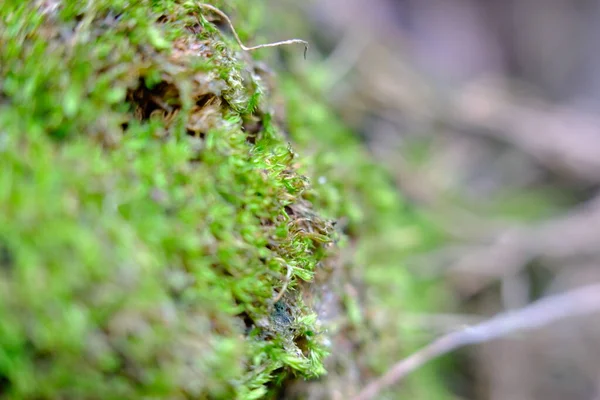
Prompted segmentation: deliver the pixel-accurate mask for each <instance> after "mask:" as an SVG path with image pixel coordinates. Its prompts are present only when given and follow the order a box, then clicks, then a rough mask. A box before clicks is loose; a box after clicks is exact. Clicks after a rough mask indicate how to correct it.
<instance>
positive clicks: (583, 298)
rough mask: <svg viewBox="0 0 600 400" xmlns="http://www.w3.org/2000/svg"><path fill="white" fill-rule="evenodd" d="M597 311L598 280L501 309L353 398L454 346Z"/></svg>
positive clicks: (364, 397)
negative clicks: (577, 287)
mask: <svg viewBox="0 0 600 400" xmlns="http://www.w3.org/2000/svg"><path fill="white" fill-rule="evenodd" d="M597 311H600V284H596V285H589V286H585V287H582V288H579V289H575V290H571V291H569V292H566V293H562V294H558V295H554V296H550V297H546V298H544V299H541V300H539V301H537V302H535V303H533V304H531V305H529V306H527V307H524V308H522V309H520V310H517V311H509V312H505V313H501V314H499V315H497V316H495V317H493V318H491V319H489V320H487V321H485V322H482V323H480V324H477V325H474V326H471V327H468V328H466V329H464V330H461V331H458V332H453V333H450V334H448V335H445V336H442V337H441V338H439V339H437V340H435V341H434V342H432V343H431V344H429V345H428V346H426V347H424V348H423V349H421V350H419V351H418V352H416V353H414V354H413V355H411V356H410V357H408V358H405V359H404V360H401V361H399V362H398V363H396V364H395V365H394V366H393V367H392V368H391V369H390V370H389V371H388V372H386V373H385V374H384V375H383V376H382V377H380V378H378V379H376V380H375V381H373V382H371V383H370V384H369V385H367V386H366V387H365V388H364V389H363V390H362V391H361V392H360V393H359V394H358V395H357V396H356V397H354V400H369V399H372V398H374V397H375V396H376V395H377V394H378V393H379V392H381V391H382V390H384V389H385V388H387V387H389V386H392V385H394V384H395V383H398V382H399V381H400V380H401V379H403V378H404V377H405V376H406V375H408V374H409V373H411V372H413V371H415V370H416V369H418V368H419V367H421V366H422V365H424V364H425V363H427V362H428V361H430V360H432V359H434V358H436V357H439V356H441V355H443V354H446V353H448V352H451V351H453V350H456V349H457V348H460V347H463V346H467V345H472V344H478V343H483V342H488V341H491V340H494V339H497V338H500V337H504V336H507V335H510V334H513V333H517V332H523V331H527V330H532V329H536V328H541V327H544V326H546V325H548V324H550V323H553V322H555V321H558V320H561V319H564V318H567V317H574V316H581V315H586V314H591V313H593V312H597Z"/></svg>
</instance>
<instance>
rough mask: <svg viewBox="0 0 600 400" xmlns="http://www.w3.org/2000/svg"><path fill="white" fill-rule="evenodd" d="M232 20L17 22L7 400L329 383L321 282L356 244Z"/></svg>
mask: <svg viewBox="0 0 600 400" xmlns="http://www.w3.org/2000/svg"><path fill="white" fill-rule="evenodd" d="M245 1H246V0H240V1H239V2H235V1H229V2H215V3H214V4H215V5H216V6H219V7H222V8H224V9H225V11H233V10H238V8H242V7H248V5H247V4H246V3H245ZM217 22H219V21H217V20H216V18H215V16H214V15H212V14H210V13H209V12H207V11H206V10H202V9H200V8H198V6H197V4H196V3H195V2H191V1H174V0H165V1H136V2H130V1H124V0H121V1H120V0H112V1H108V0H99V1H90V2H86V1H76V0H63V1H52V0H46V1H31V2H23V1H20V0H8V1H5V2H4V3H3V6H2V7H1V8H0V47H1V48H2V51H0V79H1V81H0V171H1V172H0V210H1V212H0V397H2V398H7V399H113V398H114V399H135V398H161V399H162V398H164V399H166V398H168V399H178V398H181V399H184V398H195V399H204V398H212V399H234V398H239V399H258V398H265V397H268V396H269V395H271V394H274V393H276V392H277V390H278V389H277V387H278V385H279V383H281V382H282V381H283V380H284V379H286V377H288V376H300V377H316V376H319V375H322V374H323V373H324V372H325V371H324V368H323V358H324V356H325V355H326V347H325V345H324V344H323V343H324V335H323V332H322V327H321V326H320V324H319V322H318V318H317V315H316V314H315V312H314V308H313V305H312V304H311V303H310V297H311V296H312V295H313V294H314V292H315V291H314V290H310V284H309V283H310V282H311V281H313V278H314V276H315V274H316V273H320V272H322V273H323V274H324V275H327V271H328V265H330V262H331V261H330V260H331V257H330V255H331V254H332V253H333V252H334V251H335V247H336V246H335V244H334V243H335V241H336V233H335V231H334V229H333V224H332V222H331V221H330V220H328V219H326V218H323V217H322V216H321V215H320V214H319V213H318V212H316V211H315V210H313V205H312V204H311V199H313V198H314V197H315V196H317V195H316V193H315V192H314V190H313V189H312V188H311V185H310V183H309V181H308V179H307V178H305V177H304V176H303V175H301V174H300V173H299V172H298V169H297V167H298V166H297V159H296V155H295V153H294V152H293V150H292V149H291V147H290V145H289V144H288V143H287V141H286V139H285V138H284V136H283V135H282V133H281V129H280V128H279V127H278V126H277V125H276V124H275V123H274V122H273V112H272V109H271V108H272V106H271V89H272V88H270V87H269V84H268V82H269V79H268V74H267V72H265V71H264V70H263V69H261V68H260V67H259V66H258V65H257V64H256V63H255V62H254V61H253V60H252V58H250V57H249V56H248V54H246V53H244V52H242V51H241V50H239V49H238V47H237V44H235V42H233V41H232V40H231V39H230V38H228V37H227V36H226V35H223V34H222V33H221V32H220V31H219V30H218V29H217V28H216V26H217V25H215V24H216V23H217ZM240 31H241V32H242V35H243V32H244V31H245V28H244V25H243V20H242V22H241V27H240Z"/></svg>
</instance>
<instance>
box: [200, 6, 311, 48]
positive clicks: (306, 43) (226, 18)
mask: <svg viewBox="0 0 600 400" xmlns="http://www.w3.org/2000/svg"><path fill="white" fill-rule="evenodd" d="M199 6H200V7H202V8H206V9H208V10H211V11H212V12H214V13H215V14H218V15H219V16H220V17H221V18H223V19H224V20H225V21H226V22H227V24H228V25H229V27H230V28H231V32H233V36H234V37H235V40H236V42H238V44H239V45H240V47H241V48H242V49H243V50H244V51H252V50H258V49H262V48H265V47H278V46H285V45H288V44H297V43H299V44H303V45H304V59H306V53H307V52H308V42H307V41H306V40H302V39H289V40H282V41H280V42H273V43H266V44H259V45H258V46H251V47H248V46H244V44H243V43H242V40H241V39H240V37H239V36H238V34H237V31H236V30H235V28H234V27H233V23H232V22H231V19H229V17H228V16H227V14H225V13H224V12H223V11H221V10H219V9H218V8H217V7H215V6H211V5H210V4H204V3H200V4H199Z"/></svg>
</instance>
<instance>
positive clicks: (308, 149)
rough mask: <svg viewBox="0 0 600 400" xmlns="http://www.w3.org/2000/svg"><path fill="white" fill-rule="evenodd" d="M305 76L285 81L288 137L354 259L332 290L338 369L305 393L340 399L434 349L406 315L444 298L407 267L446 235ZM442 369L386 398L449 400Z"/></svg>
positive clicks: (333, 360)
mask: <svg viewBox="0 0 600 400" xmlns="http://www.w3.org/2000/svg"><path fill="white" fill-rule="evenodd" d="M306 78H307V79H306V80H304V81H303V82H302V83H303V85H300V84H299V79H298V77H292V76H287V77H286V76H282V81H281V86H282V88H281V90H282V93H285V100H286V103H287V118H288V121H289V133H290V136H291V138H292V139H293V140H294V143H295V145H296V147H297V148H298V149H299V150H298V151H300V152H302V153H303V154H305V155H306V157H305V159H304V162H303V164H302V166H301V168H300V171H302V172H303V173H304V174H306V175H307V176H309V177H310V178H311V180H312V181H313V182H315V184H314V190H313V192H312V193H311V197H310V200H311V201H312V202H313V203H314V204H315V207H316V208H317V209H319V210H321V211H322V212H323V213H324V214H325V215H327V216H328V217H329V218H334V219H336V220H338V221H339V227H340V229H342V230H343V231H344V233H345V236H344V240H343V241H342V242H341V245H342V252H343V253H342V259H343V260H346V261H345V262H344V263H343V264H342V265H339V266H338V268H339V269H340V270H341V271H340V272H338V275H337V276H336V279H335V281H333V282H330V284H329V286H330V290H332V291H334V292H335V293H336V295H337V297H338V302H339V306H338V307H339V311H338V314H339V315H334V317H333V318H332V317H329V320H330V322H331V324H330V325H331V326H332V328H331V332H330V334H331V335H332V339H331V340H332V341H333V348H332V356H331V357H330V358H329V359H328V364H327V365H328V366H329V368H330V371H329V374H328V377H327V380H321V381H320V382H319V383H318V384H316V385H313V387H309V388H308V389H307V388H303V389H302V390H301V392H308V393H310V394H311V397H310V398H317V399H327V398H331V393H335V392H337V393H346V394H348V393H352V392H353V391H354V392H356V390H358V389H359V388H360V387H361V385H364V384H366V382H368V381H370V380H371V379H373V378H374V376H377V375H381V374H382V373H384V372H385V371H387V369H388V368H389V367H390V366H391V365H392V364H393V363H394V362H395V361H397V360H398V359H400V358H402V357H403V356H407V355H408V354H410V353H411V352H413V351H414V350H416V349H417V348H419V347H420V346H421V345H422V344H423V341H424V340H425V341H426V339H424V338H423V335H422V332H418V331H417V332H416V333H415V331H414V330H411V329H408V328H409V327H408V326H407V324H406V323H405V322H404V318H403V315H405V314H406V313H415V312H424V311H426V310H430V309H431V308H433V307H435V306H436V305H437V304H439V303H440V302H441V301H444V296H445V294H444V292H443V290H441V288H440V285H439V284H437V283H436V282H435V281H428V280H426V279H423V278H422V277H421V278H419V276H418V274H415V271H411V270H410V269H408V268H407V265H406V260H407V258H408V257H409V256H411V255H414V254H415V253H417V252H419V251H423V250H426V249H429V248H432V247H434V246H436V245H437V244H439V243H440V242H441V241H442V240H444V235H443V234H442V233H441V232H439V231H438V229H437V228H436V227H435V226H434V225H432V224H431V223H429V222H428V220H427V218H426V217H425V216H423V215H420V214H419V213H418V212H417V211H416V210H415V209H414V208H412V207H411V206H410V205H409V204H407V202H406V201H405V200H404V199H403V197H402V195H401V193H399V192H398V191H397V189H396V187H395V185H394V184H393V180H392V179H391V177H390V176H389V175H388V174H387V173H386V172H385V169H384V168H383V167H381V166H379V165H377V163H376V162H375V160H374V159H373V158H372V157H371V155H370V154H369V153H368V152H367V151H366V149H365V147H364V146H363V145H362V143H361V142H360V140H359V138H358V137H356V135H354V134H353V133H352V132H351V131H350V130H348V129H347V128H346V127H345V126H344V125H343V124H342V123H341V122H340V120H338V119H337V118H336V116H335V113H334V112H333V111H332V110H331V109H330V108H329V107H328V106H327V104H326V103H325V102H324V101H323V100H321V99H320V98H319V97H318V96H316V95H314V94H311V93H319V77H318V76H317V77H313V76H312V75H310V76H307V77H306ZM313 78H314V79H313ZM332 149H334V150H332ZM439 368H440V367H439V365H437V364H432V365H428V366H426V367H424V368H421V369H420V370H419V371H418V372H416V373H415V374H413V375H411V376H410V377H409V378H408V379H407V380H406V381H405V382H404V385H402V386H401V387H397V388H394V389H392V390H390V391H388V392H387V393H382V394H381V395H380V396H379V397H378V398H382V399H387V398H389V399H397V398H427V399H448V398H451V396H450V395H449V394H448V392H447V390H446V389H445V387H444V382H443V381H442V380H441V379H440V378H439ZM302 386H304V384H303V385H302ZM297 397H298V398H304V397H303V396H302V395H300V396H297ZM294 398H296V397H294Z"/></svg>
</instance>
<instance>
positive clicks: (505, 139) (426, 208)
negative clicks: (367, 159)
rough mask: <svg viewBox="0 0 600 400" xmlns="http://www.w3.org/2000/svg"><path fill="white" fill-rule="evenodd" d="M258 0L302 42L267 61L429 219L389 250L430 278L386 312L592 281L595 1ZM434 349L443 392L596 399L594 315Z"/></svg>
mask: <svg viewBox="0 0 600 400" xmlns="http://www.w3.org/2000/svg"><path fill="white" fill-rule="evenodd" d="M271 3H272V4H271V10H272V11H273V18H271V20H270V25H269V26H268V27H267V29H269V30H270V33H269V36H270V37H272V36H273V35H274V34H273V33H272V32H276V35H277V36H278V37H279V36H280V37H281V38H286V37H300V38H302V39H307V40H309V42H310V43H311V49H310V52H309V57H308V61H304V60H302V59H301V57H295V56H294V57H286V56H285V54H287V53H285V54H280V58H281V59H280V62H281V63H280V69H281V70H283V71H286V73H290V74H293V75H294V76H295V77H296V79H298V80H300V81H301V82H303V85H304V89H305V90H306V91H307V92H310V93H311V94H312V96H315V98H319V99H321V100H322V101H324V102H326V103H327V104H329V105H330V107H331V110H332V111H331V112H332V113H336V114H337V116H338V117H339V119H340V120H342V121H343V122H344V124H345V125H346V126H348V127H350V128H351V129H352V131H353V132H354V133H355V135H357V136H359V137H360V138H361V140H362V141H363V142H364V143H365V145H366V146H367V148H368V149H369V151H370V153H371V154H372V156H373V157H374V158H375V159H376V160H377V161H378V162H379V163H380V164H381V165H383V166H384V167H385V169H386V170H387V171H388V173H389V175H390V177H391V179H393V181H394V184H395V186H396V187H397V189H398V191H399V193H401V194H402V195H403V196H404V197H405V198H406V199H407V200H408V202H409V203H410V205H411V207H414V208H415V209H417V210H418V211H419V212H421V213H423V214H424V215H426V216H427V218H428V220H430V221H431V222H432V223H433V224H434V225H435V226H436V227H437V228H438V229H440V230H441V231H443V232H444V237H445V239H444V241H443V244H442V245H440V246H436V248H435V249H434V250H430V251H427V252H418V253H414V254H411V255H410V257H409V258H408V259H407V260H404V261H403V263H404V267H405V268H408V269H410V271H412V272H413V273H414V274H415V276H417V277H421V278H422V279H424V280H436V281H437V282H439V283H440V284H441V285H442V286H443V288H444V293H445V295H444V297H443V299H444V301H443V302H440V304H438V305H436V308H435V310H430V311H429V312H422V313H416V314H415V315H405V314H402V315H401V316H399V317H398V318H401V319H402V321H401V322H402V323H404V322H405V323H406V324H410V326H411V327H412V328H413V329H416V330H419V331H420V332H421V333H422V340H423V342H427V340H428V339H432V338H435V337H437V336H440V335H441V334H443V333H446V332H450V331H453V330H456V329H459V328H460V327H462V326H465V325H468V324H472V323H474V322H477V321H479V320H483V319H485V318H488V317H490V316H491V315H494V314H496V313H499V312H502V311H506V310H511V309H518V308H521V307H524V306H526V305H527V304H530V303H531V302H533V301H535V300H536V299H538V298H541V297H544V296H548V295H552V294H554V293H560V292H564V291H566V290H568V289H571V288H575V287H578V286H581V285H583V284H586V283H590V282H597V281H599V280H600V234H599V228H600V197H598V188H599V184H600V115H598V113H597V112H596V110H597V109H598V107H599V105H600V52H599V51H598V43H600V1H596V0H484V1H476V0H313V1H302V2H299V1H293V0H271ZM398 340H402V338H398ZM391 356H392V357H393V356H394V355H391ZM450 357H452V362H451V364H450V365H451V368H446V371H447V374H449V375H448V376H447V378H444V382H443V384H444V386H445V388H446V389H447V391H448V393H450V397H451V398H461V399H493V400H520V399H556V400H559V399H574V400H578V399H581V400H583V399H586V400H592V399H600V320H598V319H597V318H579V319H571V320H569V321H565V322H564V323H563V322H561V323H556V324H552V325H551V326H548V327H547V328H544V329H542V330H538V331H536V332H535V334H523V335H522V336H519V337H518V338H517V340H515V338H507V339H503V340H497V341H494V342H492V343H489V344H485V345H479V346H476V347H470V348H467V349H464V350H462V351H459V352H457V353H454V354H453V355H451V356H450ZM396 358H400V355H397V357H396ZM421 398H422V397H421Z"/></svg>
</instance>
